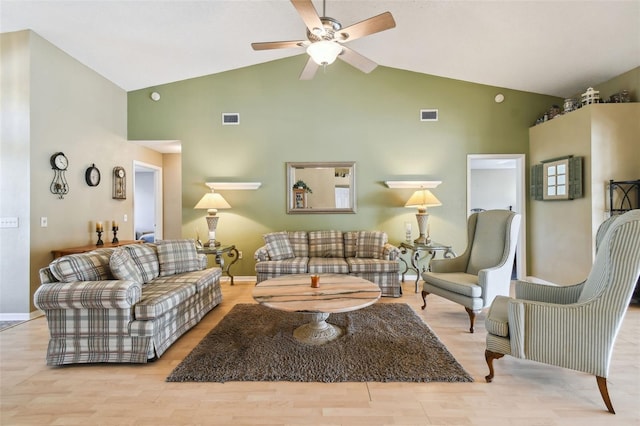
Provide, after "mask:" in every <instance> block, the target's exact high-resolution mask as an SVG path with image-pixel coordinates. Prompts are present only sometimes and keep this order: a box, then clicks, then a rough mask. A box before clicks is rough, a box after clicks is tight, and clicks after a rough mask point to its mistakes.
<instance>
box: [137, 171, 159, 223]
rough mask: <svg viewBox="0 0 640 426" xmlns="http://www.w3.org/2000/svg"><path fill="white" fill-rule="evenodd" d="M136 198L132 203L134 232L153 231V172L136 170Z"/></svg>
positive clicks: (154, 203)
mask: <svg viewBox="0 0 640 426" xmlns="http://www.w3.org/2000/svg"><path fill="white" fill-rule="evenodd" d="M135 193H136V199H135V203H134V214H135V230H134V231H135V232H136V233H138V232H153V231H154V230H155V226H154V225H155V205H156V202H155V196H154V174H153V173H152V172H136V179H135Z"/></svg>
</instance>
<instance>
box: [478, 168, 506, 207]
mask: <svg viewBox="0 0 640 426" xmlns="http://www.w3.org/2000/svg"><path fill="white" fill-rule="evenodd" d="M470 174H471V179H470V184H471V193H470V199H471V205H470V206H469V208H470V209H476V208H481V209H485V210H492V209H501V210H508V209H509V207H510V206H511V207H512V208H513V209H514V210H515V206H516V181H517V179H516V169H472V170H471V172H470Z"/></svg>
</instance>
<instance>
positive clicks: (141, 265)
mask: <svg viewBox="0 0 640 426" xmlns="http://www.w3.org/2000/svg"><path fill="white" fill-rule="evenodd" d="M124 248H125V249H127V251H128V252H129V254H130V255H131V259H132V260H133V263H135V264H136V266H137V268H138V271H139V272H140V275H141V276H142V283H143V284H146V283H148V282H149V281H151V280H153V279H155V278H157V277H158V275H160V265H159V263H158V252H157V249H156V246H155V245H154V244H130V245H127V246H124Z"/></svg>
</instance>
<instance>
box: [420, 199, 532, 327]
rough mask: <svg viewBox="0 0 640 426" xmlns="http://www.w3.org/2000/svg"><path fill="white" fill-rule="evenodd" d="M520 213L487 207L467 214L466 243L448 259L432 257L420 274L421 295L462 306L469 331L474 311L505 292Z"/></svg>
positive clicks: (514, 250) (507, 288) (505, 293)
mask: <svg viewBox="0 0 640 426" xmlns="http://www.w3.org/2000/svg"><path fill="white" fill-rule="evenodd" d="M520 219H521V217H520V215H519V214H517V213H513V212H512V211H509V210H487V211H483V212H479V213H474V214H472V215H471V216H469V219H468V222H467V233H468V237H467V240H468V245H467V248H466V250H465V251H464V253H462V255H460V256H458V257H454V258H452V259H433V260H432V261H431V263H430V271H429V272H423V273H422V279H423V280H424V285H423V288H422V298H423V299H424V305H423V306H422V309H424V308H426V306H427V295H429V294H431V293H433V294H437V295H438V296H441V297H444V298H445V299H449V300H451V301H453V302H456V303H458V304H460V305H462V306H464V308H465V310H466V311H467V313H468V314H469V323H470V327H469V332H471V333H473V325H474V322H475V318H476V314H477V313H479V312H480V311H482V309H484V308H486V307H487V306H489V305H490V304H491V302H492V301H493V299H494V298H495V297H496V296H498V295H504V296H508V295H509V286H510V284H511V272H512V270H513V258H514V256H515V252H516V243H517V240H518V232H519V231H520Z"/></svg>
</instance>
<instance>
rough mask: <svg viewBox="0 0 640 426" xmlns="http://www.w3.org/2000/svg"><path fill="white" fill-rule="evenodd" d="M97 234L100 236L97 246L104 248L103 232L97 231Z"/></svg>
mask: <svg viewBox="0 0 640 426" xmlns="http://www.w3.org/2000/svg"><path fill="white" fill-rule="evenodd" d="M96 234H98V241H96V245H97V246H103V245H104V241H102V231H96Z"/></svg>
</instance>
